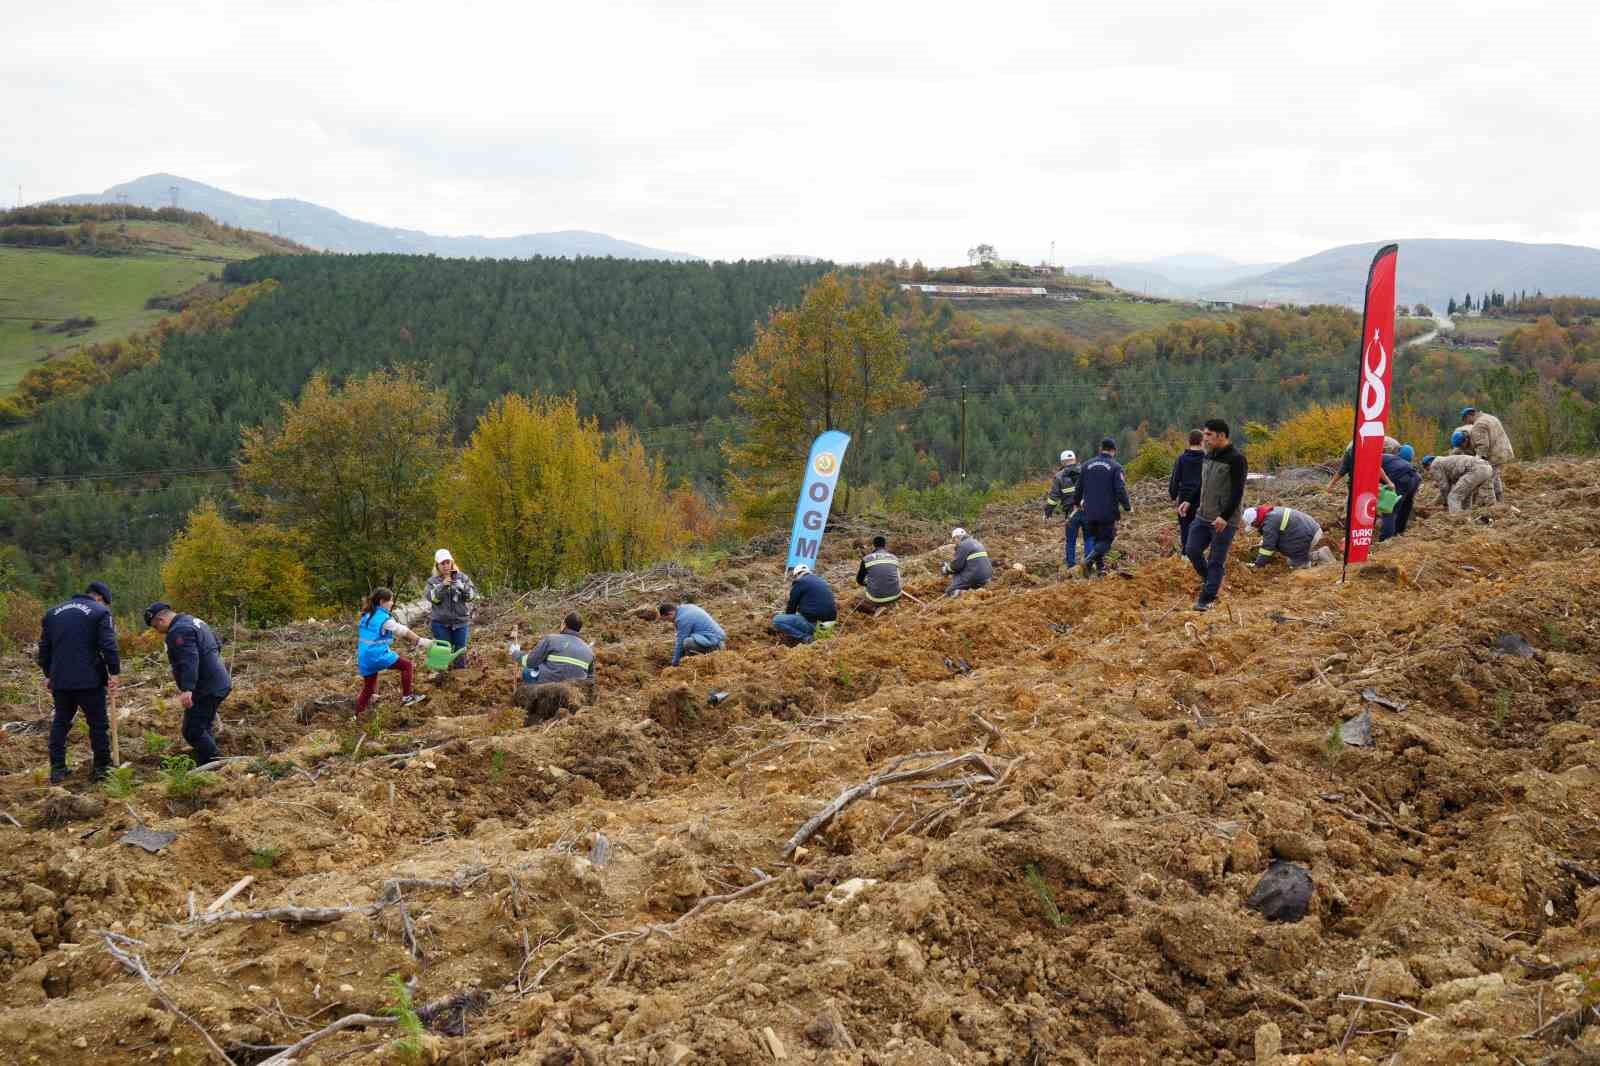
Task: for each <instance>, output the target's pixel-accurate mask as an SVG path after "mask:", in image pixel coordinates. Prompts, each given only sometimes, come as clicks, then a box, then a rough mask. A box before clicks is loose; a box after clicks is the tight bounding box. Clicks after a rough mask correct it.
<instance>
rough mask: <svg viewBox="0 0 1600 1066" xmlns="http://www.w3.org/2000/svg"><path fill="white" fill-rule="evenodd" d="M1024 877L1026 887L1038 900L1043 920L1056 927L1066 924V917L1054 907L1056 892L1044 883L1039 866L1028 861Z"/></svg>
mask: <svg viewBox="0 0 1600 1066" xmlns="http://www.w3.org/2000/svg"><path fill="white" fill-rule="evenodd" d="M1024 877H1025V879H1026V880H1027V882H1028V887H1029V888H1031V889H1033V895H1034V897H1035V898H1036V899H1037V900H1038V901H1039V911H1040V913H1041V914H1043V915H1044V920H1045V921H1047V922H1049V923H1050V924H1051V925H1053V926H1055V927H1056V928H1057V929H1059V928H1061V927H1062V926H1063V925H1066V924H1067V919H1066V918H1065V917H1064V916H1063V915H1062V913H1061V911H1060V910H1059V909H1058V908H1057V907H1056V894H1055V893H1054V892H1053V891H1051V889H1050V886H1049V885H1048V884H1046V883H1045V880H1044V875H1043V874H1041V873H1040V872H1039V868H1038V867H1037V866H1035V865H1034V864H1033V863H1031V862H1030V863H1029V864H1028V866H1027V869H1026V871H1025V873H1024Z"/></svg>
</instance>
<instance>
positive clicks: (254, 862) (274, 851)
mask: <svg viewBox="0 0 1600 1066" xmlns="http://www.w3.org/2000/svg"><path fill="white" fill-rule="evenodd" d="M281 858H283V849H282V848H274V847H260V848H251V849H250V865H251V866H254V867H255V868H256V869H257V870H270V869H272V867H273V865H274V864H275V863H277V861H278V860H279V859H281Z"/></svg>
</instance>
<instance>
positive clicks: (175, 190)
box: [167, 185, 183, 210]
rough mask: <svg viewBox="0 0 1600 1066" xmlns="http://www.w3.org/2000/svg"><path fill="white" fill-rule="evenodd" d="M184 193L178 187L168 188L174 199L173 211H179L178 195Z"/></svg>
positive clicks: (171, 186) (170, 186)
mask: <svg viewBox="0 0 1600 1066" xmlns="http://www.w3.org/2000/svg"><path fill="white" fill-rule="evenodd" d="M182 191H183V190H182V189H180V188H178V187H177V186H176V185H169V186H167V192H168V194H169V195H171V197H172V208H173V210H177V208H178V194H179V193H180V192H182Z"/></svg>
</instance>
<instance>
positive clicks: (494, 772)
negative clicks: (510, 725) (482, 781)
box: [489, 748, 506, 781]
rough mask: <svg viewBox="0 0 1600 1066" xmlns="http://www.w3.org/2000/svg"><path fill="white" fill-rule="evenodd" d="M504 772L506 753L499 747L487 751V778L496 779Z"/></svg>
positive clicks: (503, 774) (502, 775)
mask: <svg viewBox="0 0 1600 1066" xmlns="http://www.w3.org/2000/svg"><path fill="white" fill-rule="evenodd" d="M505 774H506V753H505V752H503V751H501V750H500V749H499V748H496V749H494V751H492V752H490V753H489V780H490V781H498V780H500V779H501V778H502V777H504V776H505Z"/></svg>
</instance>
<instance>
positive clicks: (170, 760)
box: [160, 755, 217, 803]
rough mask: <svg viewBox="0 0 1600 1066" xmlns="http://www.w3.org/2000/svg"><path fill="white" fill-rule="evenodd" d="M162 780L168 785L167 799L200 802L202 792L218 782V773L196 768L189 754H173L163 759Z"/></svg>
mask: <svg viewBox="0 0 1600 1066" xmlns="http://www.w3.org/2000/svg"><path fill="white" fill-rule="evenodd" d="M160 777H161V780H162V781H163V782H164V783H165V785H166V796H167V799H171V800H187V801H188V802H190V803H198V802H199V801H200V794H201V793H202V792H204V791H205V790H206V789H207V788H209V787H211V786H212V785H214V784H216V783H217V775H216V774H213V773H209V772H207V771H205V770H196V769H195V768H194V760H193V759H191V758H190V757H189V756H187V755H172V756H169V757H167V758H165V759H162V760H161V774H160Z"/></svg>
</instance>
